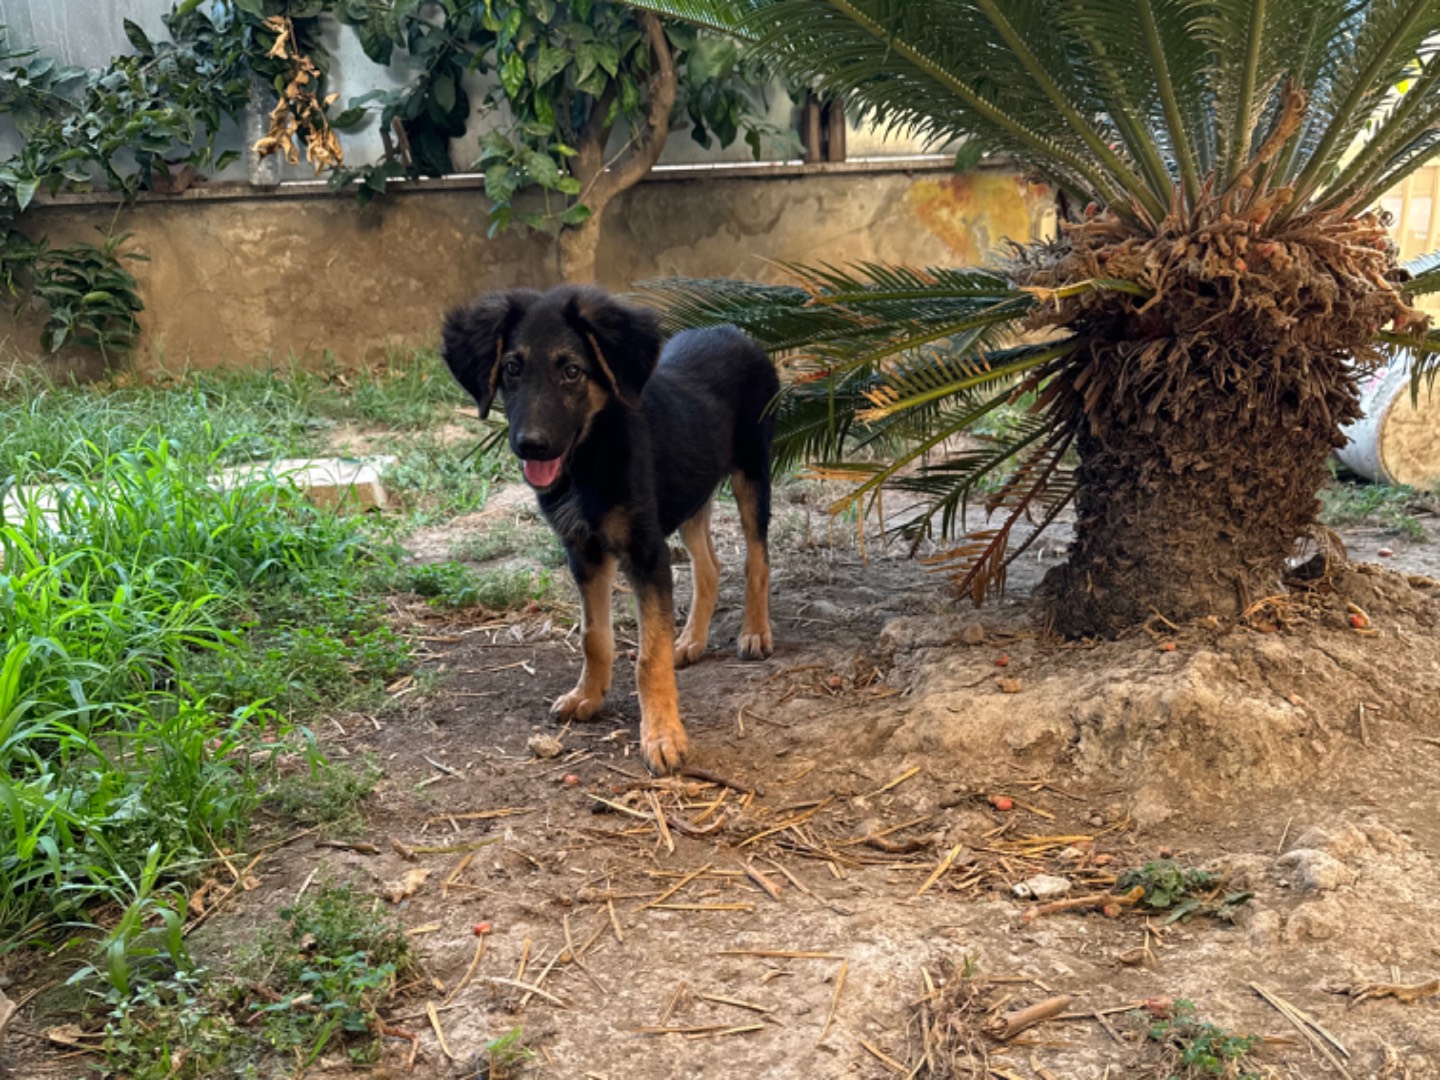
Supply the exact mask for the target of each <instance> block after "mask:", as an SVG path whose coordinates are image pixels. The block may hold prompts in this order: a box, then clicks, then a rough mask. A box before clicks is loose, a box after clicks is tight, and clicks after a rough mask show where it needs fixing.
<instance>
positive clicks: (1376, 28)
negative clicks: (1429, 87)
mask: <svg viewBox="0 0 1440 1080" xmlns="http://www.w3.org/2000/svg"><path fill="white" fill-rule="evenodd" d="M1351 12H1352V14H1350V15H1349V17H1348V18H1344V19H1342V21H1341V22H1340V23H1339V24H1338V26H1335V27H1333V28H1332V31H1331V32H1332V34H1333V35H1334V37H1335V39H1336V40H1334V42H1333V43H1332V45H1331V49H1332V53H1333V55H1334V56H1335V58H1336V62H1335V64H1334V70H1333V73H1331V74H1330V75H1329V77H1328V78H1321V79H1319V80H1317V81H1316V83H1315V84H1314V85H1313V86H1312V87H1310V90H1311V91H1312V93H1311V99H1310V103H1309V109H1310V113H1311V115H1312V116H1314V117H1315V118H1316V119H1318V120H1322V121H1323V124H1324V126H1323V128H1319V129H1318V140H1317V142H1316V144H1315V146H1314V148H1313V150H1311V151H1310V153H1309V155H1308V160H1307V161H1306V162H1305V165H1304V167H1303V168H1302V169H1301V170H1300V172H1299V174H1298V175H1297V176H1296V178H1295V186H1296V188H1297V191H1298V194H1299V196H1300V198H1301V199H1302V200H1303V199H1304V198H1306V197H1308V196H1309V195H1310V194H1312V193H1313V192H1314V191H1316V190H1317V189H1319V188H1320V187H1322V186H1323V185H1324V184H1325V183H1326V182H1327V181H1328V180H1329V179H1330V174H1331V173H1332V172H1333V170H1334V169H1335V168H1336V167H1337V166H1338V164H1339V162H1340V159H1341V158H1342V156H1343V155H1344V154H1345V152H1346V151H1347V150H1349V149H1350V148H1351V145H1352V143H1353V142H1354V141H1355V139H1356V137H1357V136H1358V135H1359V134H1360V132H1361V130H1362V128H1363V127H1364V125H1365V124H1366V122H1367V121H1369V120H1370V118H1371V117H1372V116H1374V114H1375V113H1376V111H1377V110H1378V109H1379V108H1380V107H1381V105H1382V104H1383V103H1384V100H1385V98H1386V96H1387V95H1388V94H1390V93H1391V91H1392V89H1393V88H1394V87H1395V85H1396V84H1397V83H1399V82H1400V81H1401V80H1403V79H1404V78H1405V75H1406V71H1407V68H1408V67H1409V66H1410V65H1411V63H1412V62H1413V61H1414V59H1415V57H1416V56H1417V55H1419V53H1420V51H1421V49H1422V48H1423V46H1424V44H1425V40H1426V38H1427V37H1429V36H1431V35H1433V34H1434V33H1435V32H1436V29H1437V26H1436V19H1437V14H1440V4H1437V3H1436V0H1368V2H1366V3H1363V4H1354V5H1353V6H1352V8H1351Z"/></svg>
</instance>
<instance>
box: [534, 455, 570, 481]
mask: <svg viewBox="0 0 1440 1080" xmlns="http://www.w3.org/2000/svg"><path fill="white" fill-rule="evenodd" d="M563 464H565V459H564V458H563V457H557V458H551V459H550V460H549V461H527V462H525V479H526V480H528V481H530V484H531V486H532V487H537V488H547V487H549V486H550V485H551V484H553V483H555V481H556V480H558V479H559V478H560V466H561V465H563Z"/></svg>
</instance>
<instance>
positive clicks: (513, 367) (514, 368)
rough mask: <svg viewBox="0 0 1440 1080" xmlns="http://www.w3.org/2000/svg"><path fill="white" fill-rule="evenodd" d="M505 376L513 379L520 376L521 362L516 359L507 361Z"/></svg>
mask: <svg viewBox="0 0 1440 1080" xmlns="http://www.w3.org/2000/svg"><path fill="white" fill-rule="evenodd" d="M504 370H505V374H506V375H508V376H510V377H511V378H512V379H513V378H515V376H517V375H519V374H520V361H519V360H516V359H514V358H511V359H509V360H506V361H505V369H504Z"/></svg>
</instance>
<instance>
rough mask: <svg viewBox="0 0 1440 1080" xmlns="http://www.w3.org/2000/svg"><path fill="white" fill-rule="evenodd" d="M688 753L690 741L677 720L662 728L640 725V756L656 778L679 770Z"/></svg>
mask: <svg viewBox="0 0 1440 1080" xmlns="http://www.w3.org/2000/svg"><path fill="white" fill-rule="evenodd" d="M689 751H690V739H689V737H688V736H687V735H686V734H685V728H684V727H683V726H682V725H681V724H680V721H679V720H675V721H673V722H672V723H670V724H665V725H663V726H662V725H659V724H646V723H643V722H642V723H641V725H640V754H641V756H642V757H644V759H645V764H646V765H647V766H649V769H650V771H651V772H652V773H654V774H655V775H656V776H665V775H667V774H669V773H672V772H674V771H675V770H676V769H678V768H680V766H681V765H683V764H684V763H685V755H686V754H687V753H689Z"/></svg>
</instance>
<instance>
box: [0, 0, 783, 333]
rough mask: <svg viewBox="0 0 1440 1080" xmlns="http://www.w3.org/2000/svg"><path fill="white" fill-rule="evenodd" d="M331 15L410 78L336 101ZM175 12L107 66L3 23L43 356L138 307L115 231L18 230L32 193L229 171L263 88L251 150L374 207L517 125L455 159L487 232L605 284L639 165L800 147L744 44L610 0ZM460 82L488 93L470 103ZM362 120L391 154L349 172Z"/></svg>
mask: <svg viewBox="0 0 1440 1080" xmlns="http://www.w3.org/2000/svg"><path fill="white" fill-rule="evenodd" d="M326 16H329V17H332V18H334V19H336V20H338V21H339V22H341V23H342V24H345V25H346V26H347V27H349V28H350V30H351V32H353V33H355V34H356V35H357V36H358V39H359V42H360V45H361V47H362V48H363V49H364V51H365V54H366V55H367V56H368V57H369V58H370V59H371V60H373V61H374V62H375V63H377V64H380V65H382V66H391V65H393V64H395V63H396V62H397V61H398V60H400V59H401V58H402V56H404V57H408V59H409V62H410V65H411V66H412V67H413V68H414V69H415V73H414V75H413V77H412V78H411V80H410V82H409V83H408V84H407V85H406V86H404V87H400V88H398V89H391V90H383V91H382V90H377V91H372V92H370V93H367V94H362V95H359V96H357V97H355V98H354V99H352V100H351V101H348V102H345V103H343V105H342V103H340V102H339V101H337V100H336V95H335V94H334V93H333V92H330V91H328V90H327V87H326V81H327V75H328V72H329V68H330V57H329V56H328V54H327V53H326V50H325V48H324V47H323V44H322V39H321V31H322V29H323V23H322V19H323V18H324V17H326ZM164 24H165V29H166V33H167V35H168V37H167V39H166V40H152V39H151V38H150V37H149V36H148V35H147V34H146V33H145V32H144V30H142V29H141V28H140V27H139V26H137V25H136V24H134V23H132V22H130V21H128V20H127V21H126V22H125V32H126V36H127V37H128V39H129V41H130V44H131V46H132V47H133V49H134V53H133V54H130V55H125V56H117V57H115V58H114V59H112V60H111V61H110V62H109V63H108V64H107V65H106V66H105V67H103V68H101V69H99V70H94V71H85V70H81V69H77V68H69V67H64V66H61V65H58V64H57V63H56V62H55V61H54V59H53V58H50V57H46V56H41V55H40V54H39V53H38V52H37V50H35V49H33V48H15V47H11V46H9V45H8V44H6V40H5V37H4V28H3V27H0V112H3V113H9V114H10V116H11V118H12V120H13V122H14V124H15V127H16V129H17V131H18V132H19V134H20V137H21V139H22V140H23V145H22V148H21V150H20V151H19V153H18V154H16V155H15V156H14V157H12V158H10V159H9V160H6V161H3V162H0V283H3V285H4V287H5V288H7V289H8V290H9V292H10V293H11V295H12V297H13V298H14V299H15V300H16V301H17V303H19V304H21V305H24V304H26V303H30V302H32V301H38V302H40V303H42V304H45V305H47V310H48V318H47V322H46V325H45V329H44V333H43V341H44V345H45V347H46V348H49V349H57V348H59V347H61V346H63V345H67V344H84V345H89V346H92V347H95V348H98V349H100V350H101V351H102V352H105V353H106V354H107V355H109V354H112V353H124V352H126V351H128V350H129V349H130V348H131V347H133V345H134V342H135V339H136V324H135V314H136V313H137V312H138V311H139V310H140V302H139V299H138V297H137V296H136V294H135V293H136V290H135V282H134V278H133V277H131V276H130V274H129V272H128V271H127V270H125V268H124V256H123V254H122V252H121V249H120V243H119V242H117V241H115V240H113V239H112V240H106V241H104V242H103V243H101V244H99V245H72V246H71V247H69V248H66V249H58V250H57V249H52V248H50V247H49V245H48V244H47V243H46V242H45V241H43V240H41V241H32V240H30V239H28V238H27V237H25V236H24V235H23V234H22V233H20V232H19V231H18V229H17V228H16V226H17V223H18V221H19V220H20V217H21V215H23V214H24V213H25V211H26V210H27V208H28V207H29V206H30V205H31V203H32V201H33V199H34V198H35V196H36V194H37V193H40V192H47V193H52V194H53V193H56V192H60V191H67V190H68V191H85V190H92V189H94V188H96V187H104V188H107V189H108V190H110V191H113V192H116V193H117V194H118V195H120V197H121V198H122V200H125V201H129V200H130V199H133V197H134V196H135V195H136V194H137V193H138V192H140V191H146V190H155V191H170V190H176V189H178V188H180V187H183V186H184V185H185V184H186V183H188V182H189V181H190V179H191V178H192V177H194V176H195V175H198V174H203V173H205V172H208V171H214V170H218V169H221V168H223V167H224V166H225V165H226V164H228V163H229V161H230V160H232V159H233V158H234V156H235V152H234V151H229V152H226V153H224V154H219V155H217V154H216V140H217V137H218V136H219V134H220V131H221V127H222V124H223V123H224V122H225V120H226V119H227V118H230V119H235V120H239V119H240V118H241V117H242V115H243V113H244V110H245V108H246V106H247V104H249V102H250V96H251V92H252V84H253V82H257V81H258V82H259V83H260V84H261V85H262V86H267V87H270V88H271V89H272V90H273V93H274V95H275V96H274V100H273V102H271V103H267V106H266V107H267V108H270V105H271V104H273V109H270V123H269V130H268V132H267V133H266V135H265V136H264V138H262V139H261V140H260V142H259V143H257V144H256V146H255V150H256V151H257V152H258V153H260V154H262V155H263V154H267V153H278V154H281V155H283V156H284V157H285V158H286V159H287V160H290V161H292V162H294V161H298V160H299V158H300V155H301V154H302V152H303V154H304V156H305V157H306V159H307V160H309V161H310V162H311V163H312V164H314V165H315V167H316V171H317V172H321V173H327V174H328V175H329V176H330V177H331V180H332V183H334V184H335V185H336V186H338V187H349V188H352V189H353V190H355V191H356V192H357V194H358V196H359V198H360V200H361V201H362V202H363V201H368V200H369V199H371V198H373V197H375V196H376V195H380V194H383V193H384V192H385V190H386V188H387V185H388V184H389V183H390V181H392V180H395V179H400V178H406V179H413V178H419V177H426V176H443V175H445V174H447V173H450V172H453V171H454V164H453V158H452V141H453V140H456V139H459V138H461V137H462V136H463V135H464V134H465V132H466V129H467V127H468V126H469V123H470V120H471V116H472V114H473V113H474V112H476V111H477V110H479V111H481V112H483V113H484V114H486V115H488V116H492V117H505V118H506V119H505V122H504V124H503V125H501V126H497V127H493V128H491V129H490V130H488V131H487V132H486V133H485V134H484V135H483V136H481V137H480V138H479V139H478V140H477V142H476V144H475V145H474V146H473V148H469V149H464V150H460V151H459V153H458V154H457V155H456V156H462V157H463V156H467V155H473V156H470V157H469V159H468V160H463V161H462V162H461V166H462V168H478V169H480V170H482V171H483V172H484V174H485V191H486V195H487V198H488V199H489V201H490V204H491V210H490V220H491V231H492V234H493V232H495V231H498V230H500V229H504V228H508V227H510V226H512V225H515V224H519V225H523V226H524V227H527V228H532V229H539V230H543V231H545V232H547V233H550V234H551V235H553V236H556V237H558V238H559V240H560V250H561V252H562V264H563V262H564V257H565V253H566V251H567V250H568V249H567V245H566V241H567V240H569V239H570V237H571V235H572V234H573V235H574V236H576V237H580V238H581V239H582V249H581V250H580V253H579V255H578V256H576V258H575V259H572V260H571V264H570V265H569V266H566V267H565V268H566V269H567V270H568V271H570V272H573V273H574V274H575V275H576V276H592V275H593V269H594V267H593V241H594V236H595V230H596V228H597V226H598V222H597V221H596V220H595V218H596V217H597V216H598V213H599V212H601V211H603V209H604V205H605V203H607V202H608V201H609V200H610V199H611V198H613V197H614V195H615V194H617V193H618V191H619V190H623V188H624V187H625V186H628V185H629V184H632V183H634V182H635V181H636V180H638V179H639V178H640V177H641V176H643V175H644V173H645V172H647V171H648V169H649V167H650V165H652V164H653V162H654V160H655V158H657V157H658V156H659V151H660V148H661V146H662V145H663V141H664V138H665V136H667V135H668V134H669V132H670V130H671V129H672V128H675V127H680V128H684V127H688V128H689V129H690V131H691V134H692V136H693V137H694V138H695V139H696V141H697V142H699V143H701V144H702V145H706V146H708V145H711V144H712V143H719V144H720V145H721V146H728V145H730V144H731V143H732V142H734V141H735V140H736V139H737V138H742V137H743V138H744V139H745V140H746V142H747V143H749V145H750V147H751V149H752V150H753V152H754V153H755V155H756V156H757V157H758V156H759V155H760V153H761V148H762V141H763V140H764V139H766V138H781V139H788V140H790V141H793V136H792V135H790V134H789V133H788V132H782V131H779V130H777V129H775V128H773V127H771V126H769V125H767V124H766V123H765V122H764V119H763V117H764V114H765V111H766V104H767V103H766V101H765V99H764V97H763V90H761V89H759V88H762V87H764V86H766V85H768V84H769V83H770V78H769V76H768V74H767V73H766V72H764V71H763V70H761V69H759V68H758V67H756V66H755V65H754V64H753V62H750V61H747V60H746V58H745V57H744V56H743V55H742V54H741V53H739V52H738V51H737V49H736V46H735V45H734V44H733V43H731V42H729V41H728V40H726V39H721V38H717V37H712V36H707V35H705V34H703V33H702V32H699V31H696V30H695V29H693V28H690V27H687V26H680V25H669V24H667V25H663V26H662V25H661V24H660V23H658V22H656V21H655V20H654V18H653V16H649V15H645V14H643V13H642V14H636V13H635V12H634V11H633V10H632V9H630V8H627V7H625V6H624V5H623V4H620V3H616V2H612V0H515V2H511V0H184V2H183V3H180V4H178V5H176V6H175V7H174V8H172V10H171V12H170V14H169V15H167V16H166V17H165V19H164ZM472 76H478V80H477V79H476V78H474V77H472ZM467 83H468V84H469V85H470V86H472V87H473V86H481V87H484V89H483V90H481V91H479V92H478V95H477V96H478V97H479V100H478V101H472V100H471V95H470V92H469V91H468V90H467ZM370 124H378V125H379V129H380V134H381V138H382V142H383V145H384V153H383V155H382V157H381V159H380V160H379V161H377V162H375V163H372V164H366V165H363V166H358V167H355V166H350V165H347V164H346V163H345V161H344V153H343V147H342V143H341V141H340V139H338V138H337V137H336V134H335V133H336V132H337V131H339V132H346V131H355V130H359V129H360V128H362V127H364V126H366V125H370ZM616 132H621V133H628V135H627V136H626V137H625V138H624V139H621V138H620V136H619V135H616ZM616 142H619V143H620V145H619V147H618V150H616V149H615V148H614V145H613V144H614V143H616ZM607 155H608V156H607ZM532 195H533V196H534V197H533V198H531V197H530V196H532ZM61 263H66V264H68V263H74V264H75V265H77V266H79V265H81V264H83V273H81V274H80V275H79V277H77V276H76V275H74V274H71V275H69V276H68V277H67V278H66V280H67V281H70V282H71V284H72V285H73V284H74V282H75V281H77V280H82V279H85V278H86V276H87V275H88V278H89V279H93V280H94V281H97V282H98V281H103V283H104V285H105V287H104V288H93V289H87V290H85V291H83V292H80V293H78V294H77V295H70V294H69V293H66V294H65V295H64V302H63V303H62V304H59V305H57V303H56V299H57V298H58V297H59V296H60V294H59V293H57V292H56V290H55V289H54V288H53V287H51V285H50V283H51V282H52V281H53V277H54V275H53V267H55V266H56V265H59V264H61Z"/></svg>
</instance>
